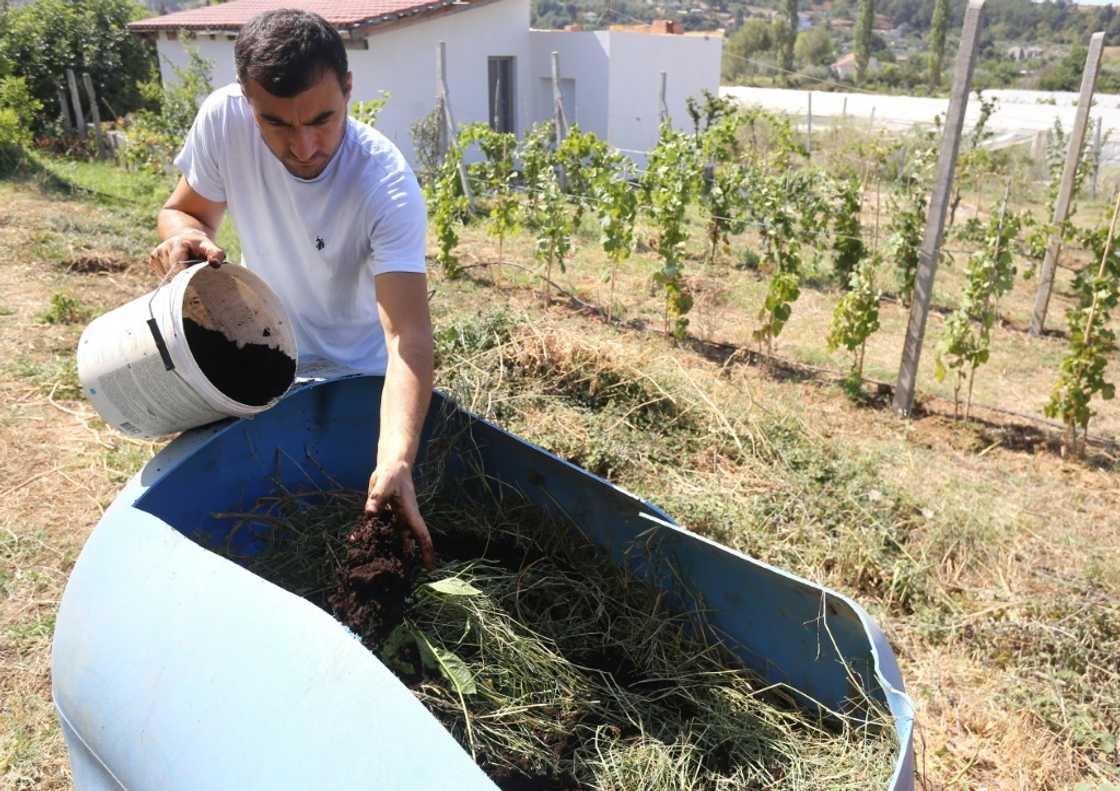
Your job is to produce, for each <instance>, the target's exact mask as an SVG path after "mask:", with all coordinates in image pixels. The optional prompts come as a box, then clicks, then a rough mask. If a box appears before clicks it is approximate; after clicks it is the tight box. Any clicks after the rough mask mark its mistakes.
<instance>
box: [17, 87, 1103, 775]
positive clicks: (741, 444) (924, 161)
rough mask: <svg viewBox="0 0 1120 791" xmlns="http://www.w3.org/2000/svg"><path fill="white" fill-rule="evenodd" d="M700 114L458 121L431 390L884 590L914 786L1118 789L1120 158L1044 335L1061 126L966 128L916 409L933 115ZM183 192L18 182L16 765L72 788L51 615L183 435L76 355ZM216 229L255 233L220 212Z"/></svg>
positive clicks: (66, 175) (107, 169) (436, 239)
mask: <svg viewBox="0 0 1120 791" xmlns="http://www.w3.org/2000/svg"><path fill="white" fill-rule="evenodd" d="M367 109H369V108H367ZM374 109H375V108H374ZM694 109H695V112H696V121H695V124H694V126H693V129H692V130H691V132H688V133H686V132H679V131H670V130H666V131H665V132H664V133H663V135H662V139H661V143H660V144H659V146H658V148H657V150H656V151H654V152H650V153H649V155H648V156H647V157H646V158H645V160H644V161H641V162H638V161H634V160H631V159H628V158H625V157H623V156H622V155H620V154H619V153H618V152H613V151H611V150H610V149H609V148H607V147H606V146H604V145H603V143H602V142H601V141H599V140H597V139H596V138H594V137H593V136H591V135H588V134H586V133H584V132H580V131H578V130H576V129H574V128H573V129H572V130H570V131H569V133H568V134H566V135H565V136H564V138H563V140H562V141H560V143H559V145H557V141H556V135H555V132H554V131H553V130H552V129H551V128H541V129H536V130H533V131H532V132H531V133H530V134H529V135H527V136H524V137H522V138H520V139H517V138H514V137H512V136H505V135H498V134H495V133H494V132H492V131H491V130H489V129H488V128H485V127H468V128H464V129H463V130H462V133H461V134H462V136H461V138H459V139H458V140H457V145H453V146H451V147H450V149H449V152H448V156H447V157H445V158H443V159H442V160H439V159H434V158H433V160H432V161H431V166H430V168H429V169H428V170H427V171H426V172H425V173H424V174H423V175H424V184H425V188H426V190H427V191H428V195H429V217H430V236H429V253H430V256H431V257H430V259H429V262H430V270H431V289H432V297H431V306H432V311H433V316H434V319H435V326H436V347H437V349H436V350H437V364H438V369H437V375H438V386H439V387H440V388H441V389H443V390H444V391H446V392H449V393H451V394H453V395H454V396H455V397H456V398H457V399H458V400H459V401H460V402H461V403H462V404H463V405H464V406H465V407H466V408H468V409H471V410H472V411H474V412H476V413H478V414H481V415H483V416H485V417H487V418H488V419H491V420H494V421H496V422H497V423H499V424H501V425H503V426H504V427H506V428H508V429H510V430H511V431H514V432H515V433H517V434H519V435H521V436H524V437H526V438H527V439H529V440H530V441H532V442H535V443H537V444H540V445H542V446H544V447H546V448H548V449H550V450H552V451H553V452H555V453H557V454H559V455H561V456H563V457H565V458H568V459H570V460H571V461H573V462H574V463H576V464H579V465H580V466H583V467H585V468H587V469H589V470H592V471H593V472H595V473H596V474H599V475H601V476H604V477H606V478H608V479H610V480H611V481H612V482H614V483H616V484H618V485H620V486H623V487H625V488H626V489H628V490H630V491H633V492H635V493H637V494H639V495H641V496H642V497H645V498H648V499H649V500H651V501H653V502H655V503H657V504H658V505H660V506H662V507H664V508H665V509H666V510H667V511H668V512H669V513H671V514H673V515H674V516H675V517H676V518H678V519H679V520H680V521H681V522H682V523H683V524H685V525H687V526H688V527H689V529H691V530H694V531H696V532H698V533H701V534H703V535H706V536H708V537H711V538H713V539H715V540H717V541H720V542H722V543H724V544H726V545H728V546H730V547H732V548H734V549H737V550H740V551H743V552H747V553H749V554H751V555H753V556H755V557H758V558H760V559H762V560H764V561H766V562H769V563H773V564H775V565H777V566H779V567H782V568H784V569H788V570H790V571H792V572H794V573H797V574H800V575H803V576H805V577H808V578H810V579H813V580H816V581H819V582H821V583H823V584H825V585H828V586H830V587H832V588H834V589H836V590H839V591H841V592H843V593H845V594H849V595H852V596H854V597H855V598H856V599H857V600H858V601H860V603H861V604H864V605H865V606H866V607H867V608H868V610H869V611H870V612H871V613H872V615H873V616H874V617H875V619H876V620H877V622H878V623H879V624H880V625H881V626H882V628H883V630H884V632H885V633H886V634H887V635H888V637H889V639H890V641H891V643H892V646H893V648H894V649H895V653H896V654H897V655H898V657H899V661H900V663H901V666H902V672H903V676H904V678H905V679H906V682H907V688H908V691H909V693H910V694H911V695H912V696H913V697H914V700H915V703H916V706H917V717H918V720H917V729H916V732H915V733H916V735H915V749H916V758H917V760H916V769H917V773H918V780H919V785H920V786H922V787H924V788H928V789H960V788H1085V789H1088V788H1108V787H1109V785H1108V784H1110V783H1111V784H1112V785H1115V784H1117V783H1120V763H1118V758H1120V756H1118V753H1117V736H1118V734H1120V704H1118V701H1120V675H1118V674H1117V672H1116V669H1115V657H1116V656H1117V655H1118V654H1120V606H1118V604H1117V602H1120V576H1118V574H1117V569H1120V554H1118V552H1120V550H1118V547H1120V524H1118V520H1117V519H1116V516H1115V515H1116V513H1117V512H1118V509H1120V494H1118V492H1120V488H1118V487H1117V485H1116V475H1117V470H1118V463H1120V448H1118V446H1117V444H1116V440H1115V438H1116V436H1117V435H1118V434H1120V409H1117V407H1116V405H1115V403H1116V402H1115V401H1113V400H1109V399H1108V398H1107V397H1108V396H1110V395H1111V388H1110V387H1108V383H1109V382H1110V381H1113V380H1114V378H1115V375H1114V372H1115V367H1114V366H1115V365H1116V352H1115V348H1114V347H1113V333H1115V332H1116V330H1117V317H1116V313H1115V303H1116V288H1115V284H1116V268H1117V254H1116V252H1115V241H1113V242H1112V243H1110V241H1109V237H1110V226H1111V220H1112V217H1113V213H1112V210H1113V206H1114V203H1113V196H1112V189H1113V186H1112V185H1113V182H1112V179H1114V178H1115V174H1111V173H1108V172H1107V171H1106V172H1105V173H1104V174H1103V175H1104V178H1103V179H1102V184H1103V185H1104V188H1103V189H1102V190H1101V191H1100V194H1099V196H1098V197H1097V198H1091V197H1090V196H1089V195H1088V194H1087V193H1086V191H1085V190H1082V192H1081V193H1080V194H1079V197H1078V199H1077V201H1076V204H1077V205H1076V211H1075V212H1073V213H1072V215H1071V217H1072V220H1071V222H1070V223H1069V227H1067V228H1064V229H1062V232H1063V235H1064V238H1065V240H1066V241H1065V244H1064V246H1063V250H1062V254H1061V257H1060V261H1059V264H1060V265H1059V269H1058V274H1057V279H1056V284H1055V290H1054V295H1053V298H1052V300H1051V306H1050V318H1049V320H1048V324H1047V327H1048V329H1047V332H1046V333H1045V334H1044V335H1043V336H1042V337H1040V338H1035V337H1032V336H1030V334H1029V333H1028V325H1029V321H1030V317H1031V310H1032V305H1033V302H1034V292H1035V288H1036V284H1037V279H1038V275H1037V272H1038V269H1039V261H1040V260H1041V258H1042V255H1043V253H1042V251H1043V249H1044V248H1045V245H1046V244H1047V242H1048V241H1049V239H1050V238H1052V235H1053V233H1054V232H1055V229H1051V228H1049V227H1048V224H1047V223H1046V221H1045V218H1047V217H1048V216H1049V215H1050V205H1051V203H1052V201H1053V200H1054V194H1055V190H1054V188H1053V185H1054V184H1055V183H1056V181H1057V179H1058V174H1059V172H1060V168H1061V159H1062V158H1063V146H1064V137H1063V136H1060V135H1057V134H1056V135H1054V143H1053V151H1052V152H1050V154H1051V155H1050V160H1051V162H1052V163H1053V165H1054V166H1053V168H1038V167H1037V166H1036V163H1034V162H1032V161H1031V160H1030V158H1029V157H1028V156H1027V155H1026V152H1022V151H1017V150H1014V149H1013V150H1009V151H1004V152H990V151H988V150H987V149H985V148H984V147H983V145H982V143H983V138H984V130H983V129H982V128H981V129H980V130H979V131H977V132H973V133H971V134H970V136H969V138H968V139H967V140H966V142H965V144H964V145H963V147H962V151H961V159H960V164H959V166H958V174H959V175H958V180H957V182H956V185H955V187H956V189H955V193H954V196H953V197H954V203H955V211H954V212H953V214H954V216H953V222H952V225H951V227H950V230H949V232H948V236H947V239H946V242H945V245H944V260H943V261H942V264H941V269H940V271H939V273H938V279H937V281H936V287H935V291H934V294H933V310H932V313H931V318H930V322H929V326H928V330H927V339H926V351H925V354H924V355H923V358H922V364H921V369H920V372H919V378H918V391H919V399H918V405H917V408H916V409H915V411H914V413H913V415H912V417H911V419H909V420H902V419H900V418H898V417H897V416H896V415H895V414H894V412H893V410H892V409H891V407H890V394H891V388H892V387H893V383H894V379H895V375H896V373H897V370H898V364H899V355H900V350H901V347H902V338H903V334H904V332H905V327H906V318H907V310H908V308H907V303H908V302H909V300H910V299H911V295H910V292H909V283H910V281H911V279H912V278H913V272H914V271H915V268H916V265H917V256H916V247H917V245H918V244H919V240H920V237H921V233H922V226H923V222H924V212H925V206H926V204H927V202H928V198H929V179H930V172H931V170H932V165H933V160H934V153H933V148H934V146H935V144H936V132H934V134H932V135H931V134H919V133H913V134H906V135H890V134H886V133H878V132H869V131H868V130H867V128H866V127H865V126H861V125H859V124H857V123H855V122H852V123H842V124H836V125H834V126H833V127H831V128H829V129H826V130H825V131H823V132H821V131H817V132H816V133H815V135H814V139H813V146H812V152H811V155H810V152H809V151H808V150H807V149H806V147H805V145H804V143H805V140H804V136H803V134H802V133H801V132H800V131H799V130H798V129H797V128H796V127H794V126H793V125H792V124H791V122H790V121H789V120H788V119H786V118H783V117H781V116H775V115H772V114H768V113H765V112H761V111H758V110H754V109H737V108H733V107H730V106H728V105H725V104H722V103H719V102H717V101H715V100H710V101H708V102H704V101H701V102H698V103H697V104H696V105H695V107H694ZM460 164H463V165H464V170H465V171H466V175H467V185H468V186H469V187H470V196H469V197H468V196H467V195H466V194H464V192H463V190H462V185H463V181H462V175H461V173H460V170H459V165H460ZM1091 164H1092V163H1091V162H1089V160H1088V159H1086V167H1089V166H1091ZM169 188H170V185H169V183H168V182H167V180H166V177H164V176H158V175H152V174H149V173H147V172H146V171H140V170H132V171H128V170H125V169H123V168H122V167H120V166H118V165H116V164H112V163H107V162H90V161H83V160H81V159H80V158H77V157H74V158H62V157H58V156H54V155H49V154H45V153H35V154H34V155H32V157H31V160H30V165H29V167H28V170H27V171H26V172H24V173H23V174H21V175H19V176H18V177H14V178H8V179H5V180H3V181H0V201H2V202H3V204H4V205H5V206H6V207H10V210H9V211H8V212H6V213H5V214H4V215H3V216H2V217H0V252H2V253H3V256H2V258H0V260H3V262H4V263H3V264H2V265H0V359H2V361H3V362H0V393H2V394H3V404H4V407H3V410H2V412H0V426H2V430H3V432H4V441H3V443H0V480H3V484H0V489H2V492H3V497H2V498H0V500H2V505H0V700H2V701H3V703H0V788H3V789H32V788H33V789H48V790H50V789H65V788H69V787H70V781H69V768H68V764H67V761H66V754H65V749H64V746H63V741H62V737H61V734H60V733H59V730H58V726H57V724H56V720H55V717H54V714H53V711H52V709H51V701H50V675H49V662H50V643H51V637H52V632H53V624H54V614H55V612H56V610H57V603H58V600H59V597H60V596H61V592H62V587H63V585H64V584H65V581H66V578H67V575H68V574H69V572H70V570H71V568H72V565H73V562H74V559H75V557H76V556H77V553H78V551H79V549H80V548H81V546H82V544H83V543H84V541H85V539H86V538H87V536H88V535H89V531H90V530H91V529H92V527H93V525H94V524H95V523H96V521H97V519H98V518H99V517H100V515H101V512H102V510H103V509H104V508H105V507H107V506H108V504H109V503H110V502H111V501H112V499H113V497H114V496H115V495H116V493H117V492H118V491H119V489H120V487H121V485H122V484H123V483H124V481H126V480H127V479H128V477H129V476H130V475H132V474H133V473H134V472H135V471H136V470H138V469H139V468H140V466H141V465H142V464H143V463H144V462H145V461H146V460H147V459H149V458H150V457H151V456H152V455H153V454H154V453H155V452H157V451H158V449H159V448H160V447H161V444H160V443H146V442H138V441H135V440H129V439H128V438H125V437H122V436H120V435H118V434H116V433H115V432H113V431H112V430H111V429H109V428H108V427H106V426H105V424H104V423H102V422H101V421H100V420H99V419H98V418H97V416H96V414H95V413H94V412H93V410H92V408H91V407H90V406H89V404H88V403H86V402H85V401H84V399H83V397H82V394H81V391H80V388H79V387H78V384H77V378H76V372H75V369H74V356H73V350H74V347H75V345H76V343H77V340H78V337H79V335H80V333H81V330H82V328H83V327H84V326H85V324H86V323H87V322H88V320H89V319H90V318H91V317H93V316H96V315H98V314H100V313H102V312H104V311H106V310H109V309H111V308H113V307H115V306H117V305H119V304H121V303H122V302H124V301H125V300H127V299H130V298H132V297H134V296H138V295H140V294H142V293H144V292H146V291H148V290H150V288H151V287H152V281H151V277H150V274H149V273H148V269H147V254H148V251H149V250H150V248H151V246H152V244H153V242H154V238H155V235H154V228H153V225H154V219H153V218H154V217H155V213H156V211H157V209H158V207H159V205H161V203H162V201H163V200H164V198H165V197H166V194H167V191H168V190H169ZM219 243H220V244H222V245H223V246H224V247H225V248H226V249H227V250H228V251H229V253H230V255H231V257H233V258H236V257H238V255H239V253H238V243H237V236H236V233H235V232H234V230H233V228H232V226H231V225H229V224H228V223H227V225H226V226H224V227H223V229H222V231H221V234H220V236H219ZM1048 408H1049V409H1050V411H1051V414H1052V416H1047V414H1046V410H1047V409H1048ZM1071 424H1072V426H1073V427H1074V429H1076V437H1074V436H1073V435H1072V433H1071V432H1070V425H1071ZM762 606H765V605H764V604H763V605H762Z"/></svg>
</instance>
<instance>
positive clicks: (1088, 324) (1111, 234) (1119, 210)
mask: <svg viewBox="0 0 1120 791" xmlns="http://www.w3.org/2000/svg"><path fill="white" fill-rule="evenodd" d="M1117 215H1120V195H1118V196H1117V198H1116V206H1115V207H1114V208H1113V209H1112V222H1111V223H1110V224H1109V226H1108V239H1107V240H1106V241H1105V243H1104V255H1102V256H1101V265H1100V267H1098V268H1097V280H1100V279H1101V278H1102V277H1104V270H1105V269H1106V268H1107V267H1108V254H1109V253H1111V252H1112V240H1113V239H1114V238H1115V237H1116V217H1117ZM1097 293H1098V292H1096V291H1094V292H1093V304H1092V305H1090V306H1089V317H1088V318H1087V319H1086V320H1085V336H1084V337H1083V338H1082V340H1083V342H1084V343H1086V344H1088V343H1089V338H1090V337H1091V335H1092V330H1093V319H1094V318H1095V317H1096V312H1097Z"/></svg>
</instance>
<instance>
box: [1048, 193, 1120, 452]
mask: <svg viewBox="0 0 1120 791" xmlns="http://www.w3.org/2000/svg"><path fill="white" fill-rule="evenodd" d="M1118 214H1120V197H1118V198H1117V201H1116V207H1115V208H1114V209H1113V212H1112V223H1111V224H1110V226H1109V229H1108V233H1107V235H1106V234H1105V233H1104V230H1103V229H1097V230H1096V231H1090V232H1087V233H1085V234H1083V236H1082V243H1083V244H1084V245H1085V246H1086V247H1088V248H1089V249H1090V250H1092V251H1093V253H1094V254H1095V255H1096V256H1098V257H1099V258H1100V265H1099V266H1098V267H1096V271H1095V272H1094V271H1093V267H1086V268H1085V269H1082V270H1081V271H1080V272H1078V273H1077V276H1076V277H1075V278H1074V290H1075V291H1076V292H1077V295H1078V302H1077V304H1076V305H1075V306H1073V307H1071V308H1069V310H1067V311H1066V318H1067V320H1068V321H1069V342H1070V346H1069V351H1067V352H1066V356H1065V357H1064V358H1063V359H1062V367H1061V373H1060V374H1059V376H1058V381H1057V383H1055V385H1054V389H1053V391H1052V392H1051V394H1050V401H1049V403H1047V404H1046V406H1045V407H1044V408H1043V412H1044V413H1045V414H1046V416H1047V417H1052V418H1056V419H1058V420H1061V421H1062V422H1063V423H1064V424H1065V426H1066V448H1068V449H1070V450H1073V451H1075V452H1076V451H1077V450H1078V441H1077V431H1078V429H1080V430H1081V433H1082V438H1083V439H1082V441H1084V435H1085V434H1086V433H1087V432H1088V429H1089V420H1090V419H1091V418H1092V417H1093V415H1094V414H1095V413H1094V411H1093V409H1092V406H1091V403H1092V399H1093V396H1095V395H1098V394H1099V395H1100V397H1101V398H1102V399H1104V400H1106V401H1107V400H1110V399H1112V398H1114V397H1115V395H1116V385H1114V384H1113V383H1111V382H1107V381H1105V378H1104V374H1105V368H1106V366H1107V364H1108V355H1109V354H1111V353H1113V352H1114V351H1115V350H1116V333H1115V332H1114V331H1113V330H1111V329H1110V328H1109V321H1110V319H1111V313H1112V309H1113V308H1114V307H1116V304H1117V302H1118V301H1120V254H1117V251H1116V249H1115V246H1114V240H1115V234H1116V218H1117V215H1118Z"/></svg>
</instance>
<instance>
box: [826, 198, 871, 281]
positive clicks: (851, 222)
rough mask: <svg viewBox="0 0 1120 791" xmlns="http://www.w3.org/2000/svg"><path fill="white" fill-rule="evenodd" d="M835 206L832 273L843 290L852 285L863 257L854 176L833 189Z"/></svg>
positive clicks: (861, 204)
mask: <svg viewBox="0 0 1120 791" xmlns="http://www.w3.org/2000/svg"><path fill="white" fill-rule="evenodd" d="M835 193H836V206H835V217H834V219H833V225H832V228H833V241H832V271H833V273H834V275H835V276H836V279H837V280H838V281H839V282H840V283H841V284H842V285H843V286H844V287H845V288H847V287H848V286H849V285H850V284H852V283H853V282H854V281H853V278H852V276H853V275H854V274H855V272H856V269H857V268H858V267H859V263H860V261H861V260H863V257H864V256H865V255H866V254H867V248H866V247H865V246H864V244H863V238H862V227H861V225H860V210H861V208H862V206H863V186H862V185H861V184H860V182H859V179H858V178H857V177H856V176H850V177H849V178H847V179H843V180H840V181H839V182H838V183H837V184H836V187H835Z"/></svg>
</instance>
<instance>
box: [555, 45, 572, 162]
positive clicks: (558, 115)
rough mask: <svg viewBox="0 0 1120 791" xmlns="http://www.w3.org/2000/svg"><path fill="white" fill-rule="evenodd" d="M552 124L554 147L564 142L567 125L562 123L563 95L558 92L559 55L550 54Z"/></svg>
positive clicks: (557, 53)
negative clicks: (554, 128)
mask: <svg viewBox="0 0 1120 791" xmlns="http://www.w3.org/2000/svg"><path fill="white" fill-rule="evenodd" d="M552 116H553V118H552V122H553V124H554V125H555V127H556V145H560V144H561V143H562V142H564V136H565V135H566V134H567V132H568V130H567V124H565V123H564V121H565V119H564V94H563V93H562V92H561V91H560V53H559V52H556V51H555V50H553V52H552Z"/></svg>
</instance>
